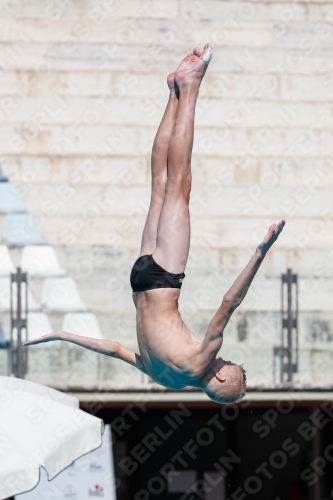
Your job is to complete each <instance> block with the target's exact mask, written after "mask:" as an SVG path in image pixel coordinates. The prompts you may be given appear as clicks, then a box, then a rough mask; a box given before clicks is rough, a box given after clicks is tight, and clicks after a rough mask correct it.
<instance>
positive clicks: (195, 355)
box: [133, 288, 211, 389]
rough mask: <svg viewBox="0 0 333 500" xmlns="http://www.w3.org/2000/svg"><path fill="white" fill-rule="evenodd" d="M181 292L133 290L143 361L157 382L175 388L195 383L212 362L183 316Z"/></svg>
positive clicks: (171, 290)
mask: <svg viewBox="0 0 333 500" xmlns="http://www.w3.org/2000/svg"><path fill="white" fill-rule="evenodd" d="M179 294H180V290H179V289H172V288H161V289H157V290H156V289H155V290H147V291H146V292H139V293H133V300H134V304H135V307H136V311H137V320H136V324H137V336H138V344H139V350H140V354H141V357H142V361H143V363H144V366H145V368H146V370H147V372H148V373H149V375H150V376H151V377H152V378H153V379H154V380H155V381H156V382H158V383H159V384H161V385H164V386H165V387H169V388H171V389H182V388H183V387H185V386H188V385H195V383H196V381H197V380H199V379H200V377H201V376H202V375H203V374H204V373H205V371H206V370H207V368H208V366H209V364H210V363H211V360H207V358H206V357H203V356H202V352H201V344H202V341H201V340H199V339H198V338H197V337H195V336H194V335H193V333H192V332H191V331H190V330H189V328H188V327H187V326H186V325H185V323H184V322H183V320H182V318H181V315H180V313H179V310H178V298H179Z"/></svg>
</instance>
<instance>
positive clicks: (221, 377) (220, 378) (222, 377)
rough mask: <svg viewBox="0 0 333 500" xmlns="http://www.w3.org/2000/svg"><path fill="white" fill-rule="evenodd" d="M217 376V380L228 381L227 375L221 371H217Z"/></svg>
mask: <svg viewBox="0 0 333 500" xmlns="http://www.w3.org/2000/svg"><path fill="white" fill-rule="evenodd" d="M215 377H216V378H217V380H219V381H220V382H225V381H226V377H225V375H222V373H221V372H217V373H215Z"/></svg>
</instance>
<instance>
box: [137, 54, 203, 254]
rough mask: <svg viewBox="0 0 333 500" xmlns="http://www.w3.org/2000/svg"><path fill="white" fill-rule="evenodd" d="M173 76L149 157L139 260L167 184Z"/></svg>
mask: <svg viewBox="0 0 333 500" xmlns="http://www.w3.org/2000/svg"><path fill="white" fill-rule="evenodd" d="M200 55H201V52H200V51H199V49H198V48H196V49H194V51H193V52H192V53H191V54H189V55H188V56H186V57H185V58H184V59H183V60H182V62H181V63H180V65H179V67H178V69H177V71H178V70H182V69H183V68H188V67H190V66H191V65H193V64H194V63H195V62H196V61H197V60H198V59H199V57H200ZM174 75H175V73H171V74H170V75H169V76H168V79H167V83H168V87H169V90H170V96H169V101H168V104H167V107H166V110H165V112H164V115H163V118H162V121H161V124H160V126H159V128H158V130H157V133H156V137H155V140H154V144H153V151H152V156H151V175H152V190H151V201H150V207H149V211H148V215H147V220H146V223H145V226H144V230H143V234H142V242H141V251H140V256H141V255H150V254H152V253H153V251H154V250H155V248H156V236H157V226H158V220H159V217H160V214H161V210H162V205H163V202H164V197H165V187H166V181H167V163H168V150H169V142H170V138H171V135H172V132H173V129H174V126H175V122H176V116H177V110H178V98H179V94H178V89H176V88H175V81H174Z"/></svg>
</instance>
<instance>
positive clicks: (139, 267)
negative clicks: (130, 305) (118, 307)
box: [130, 255, 185, 292]
mask: <svg viewBox="0 0 333 500" xmlns="http://www.w3.org/2000/svg"><path fill="white" fill-rule="evenodd" d="M184 278H185V274H184V273H181V274H172V273H168V271H166V270H165V269H163V267H161V266H159V265H158V264H157V263H156V262H155V261H154V259H153V257H152V255H142V256H141V257H139V258H138V260H137V261H136V262H135V264H134V266H133V269H132V272H131V278H130V279H131V287H132V290H133V292H145V291H146V290H152V289H154V288H181V286H182V282H183V279H184Z"/></svg>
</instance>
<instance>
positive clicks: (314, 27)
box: [0, 0, 333, 383]
mask: <svg viewBox="0 0 333 500" xmlns="http://www.w3.org/2000/svg"><path fill="white" fill-rule="evenodd" d="M1 16H2V17H1V29H0V68H1V69H0V76H1V86H0V94H1V96H0V118H1V122H0V131H1V133H0V158H1V165H2V169H3V172H4V173H5V174H6V175H7V176H8V177H9V179H10V181H11V182H12V183H14V184H15V185H16V187H17V189H18V191H19V194H20V198H21V200H22V202H23V203H24V205H25V206H26V207H27V209H28V211H29V213H30V214H32V215H33V216H34V217H35V220H36V222H37V224H38V227H39V230H40V233H41V234H42V236H43V237H44V238H45V240H46V241H47V243H48V244H49V245H52V246H53V247H54V248H55V249H56V252H57V255H58V258H59V260H60V264H61V266H62V267H63V268H64V269H66V270H67V272H68V274H69V275H70V276H72V277H73V278H74V279H75V280H76V282H77V284H78V286H79V290H80V294H81V297H82V300H83V302H84V303H86V304H87V305H88V306H89V308H90V310H91V311H93V312H94V313H95V314H96V316H97V317H98V319H99V323H100V326H101V329H102V331H103V333H104V335H105V337H107V338H115V339H118V340H120V341H121V342H123V343H124V344H126V345H127V346H129V347H132V348H135V347H136V339H135V314H134V306H133V304H132V298H131V290H130V286H129V273H130V269H131V266H132V264H133V262H134V260H135V259H136V257H137V255H138V252H139V248H140V239H141V233H142V229H143V225H144V221H145V217H146V213H147V208H148V203H149V197H150V170H149V168H150V167H149V155H150V149H151V146H152V141H153V138H154V134H155V131H156V129H157V126H158V124H159V120H160V118H161V116H162V113H163V109H164V106H165V103H166V101H167V96H168V93H167V87H166V83H165V79H166V76H167V74H168V73H170V72H171V71H173V70H174V69H175V68H176V67H177V65H178V64H179V62H180V60H181V58H182V57H183V56H184V55H186V54H187V53H189V52H190V51H191V50H192V49H193V48H194V47H195V46H197V45H198V46H199V47H202V46H203V44H204V43H205V42H206V41H210V42H211V43H212V45H213V47H214V57H213V60H212V63H211V65H210V67H209V70H208V72H207V75H206V77H205V80H204V82H203V85H202V89H201V92H200V99H199V102H198V111H197V118H196V135H195V145H194V156H193V190H192V196H191V215H192V245H191V253H190V258H189V262H188V266H187V270H186V279H185V281H184V285H183V289H182V295H181V299H180V309H181V311H182V313H183V317H184V320H185V321H186V322H188V324H189V326H190V327H191V328H192V329H193V331H194V332H195V333H196V334H197V335H199V336H202V335H203V334H204V332H205V328H206V327H207V325H208V322H209V320H210V319H211V317H212V315H213V314H214V312H215V310H216V308H217V307H218V306H219V304H220V301H221V299H222V295H223V293H224V292H225V291H226V289H227V288H228V287H229V286H230V285H231V283H232V281H233V280H234V278H235V277H236V276H237V273H239V271H240V270H241V269H242V267H243V266H244V264H245V263H246V262H247V260H248V259H249V257H250V256H251V253H252V252H253V251H254V249H255V246H256V245H257V243H258V242H259V241H260V239H261V238H263V236H264V235H265V232H266V230H267V228H268V226H269V225H270V224H271V223H272V222H274V221H277V220H279V219H281V218H286V220H287V226H286V228H285V230H284V233H283V235H282V236H281V238H280V239H279V241H278V242H277V243H276V245H275V247H274V250H272V251H271V252H270V254H269V255H268V256H267V258H266V260H265V262H264V264H263V266H262V268H261V270H260V272H259V274H258V277H257V278H256V280H255V282H254V284H253V286H252V288H251V290H250V292H249V295H248V297H247V298H246V300H245V301H244V305H243V306H242V308H241V309H239V310H238V311H237V312H236V313H235V316H234V318H233V319H232V321H231V324H230V326H229V327H228V329H227V331H226V333H225V344H226V347H227V352H231V353H232V354H234V356H233V357H234V358H238V359H237V361H241V362H244V365H245V367H247V366H248V372H249V379H250V381H251V378H252V380H255V381H258V382H260V381H261V382H264V381H265V380H266V381H268V382H267V383H271V382H272V379H271V375H270V374H271V367H272V348H273V346H274V345H278V344H279V341H280V340H279V339H280V316H279V311H280V307H281V300H280V286H281V285H280V275H281V273H282V272H284V271H285V270H286V269H287V268H288V267H291V268H292V269H293V270H294V271H295V272H297V273H298V274H299V280H300V297H299V299H300V342H301V346H302V348H303V349H304V353H308V354H304V356H305V357H306V359H307V361H306V362H305V361H304V363H303V365H302V373H301V374H300V375H299V376H298V379H299V380H300V381H309V380H311V376H312V373H315V374H316V375H315V377H316V381H317V382H323V383H329V381H330V380H332V372H333V358H332V360H331V361H330V360H329V361H328V362H327V363H328V365H327V366H328V368H327V370H328V371H327V370H326V372H325V373H323V374H322V375H321V374H320V370H319V372H318V369H316V367H315V366H316V365H315V363H318V360H317V361H316V362H315V361H314V359H315V357H316V354H315V353H317V352H324V351H326V352H330V351H329V346H330V345H331V344H330V343H331V342H332V339H333V315H332V305H331V303H332V289H333V277H332V263H333V248H332V229H333V224H332V222H333V202H332V187H333V157H332V154H333V140H332V139H333V137H332V131H333V128H332V124H333V107H332V106H333V104H332V88H333V73H332V72H333V52H332V41H333V3H332V2H321V1H319V0H314V1H312V2H303V3H294V2H289V1H288V0H286V1H281V2H274V1H266V2H252V3H245V2H244V3H237V2H234V1H219V0H210V1H195V2H193V1H192V2H190V1H185V0H171V1H168V2H163V1H152V2H145V1H141V0H126V1H125V0H122V1H110V2H107V1H105V2H100V3H98V2H93V1H92V0H90V1H82V0H80V1H79V0H73V1H65V0H64V1H59V2H54V3H53V4H45V3H44V2H38V1H36V0H31V1H29V0H27V1H26V0H23V1H21V2H16V1H14V0H13V1H9V2H8V3H6V4H4V5H3V6H2V10H1ZM1 221H2V219H1V220H0V224H1V223H2V222H1ZM52 321H53V324H52V326H53V327H54V328H56V327H58V325H57V320H56V318H55V319H54V320H52V318H51V323H52ZM327 349H328V351H327ZM260 353H261V354H260ZM304 356H303V358H304ZM320 356H322V355H320ZM320 356H319V358H320ZM317 357H318V356H317ZM303 358H302V359H303ZM304 359H305V358H304ZM316 359H317V358H316ZM320 359H323V358H320ZM235 360H236V359H235ZM260 360H261V361H262V363H263V365H264V366H265V367H266V366H267V367H268V368H265V370H264V371H266V376H265V375H263V374H262V372H263V370H262V367H261V368H260V369H259V368H258V363H259V364H260ZM311 360H312V361H311ZM319 364H320V363H319ZM311 367H312V368H311ZM258 370H259V371H258ZM311 370H312V371H311ZM33 371H34V369H33V368H32V372H33ZM37 371H38V370H37ZM258 373H260V374H261V375H258ZM268 373H269V375H267V374H268ZM318 373H319V374H318ZM257 375H258V376H257ZM133 376H134V375H133ZM101 378H102V379H103V380H104V379H105V376H104V375H103V376H101Z"/></svg>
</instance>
